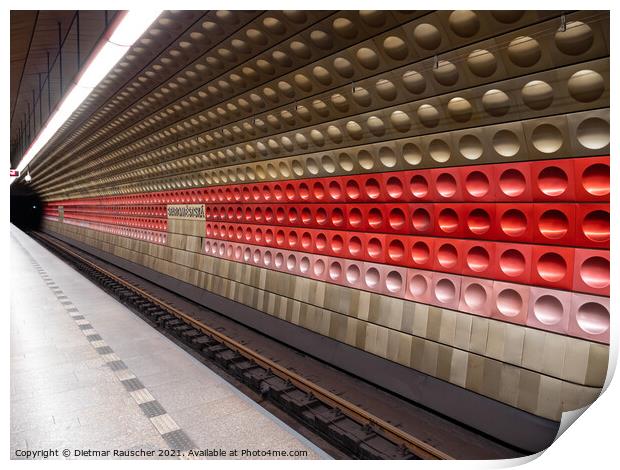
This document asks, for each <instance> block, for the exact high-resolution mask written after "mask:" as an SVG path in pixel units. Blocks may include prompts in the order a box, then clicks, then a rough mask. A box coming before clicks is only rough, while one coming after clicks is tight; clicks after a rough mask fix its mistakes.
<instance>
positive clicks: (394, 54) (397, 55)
mask: <svg viewBox="0 0 620 470" xmlns="http://www.w3.org/2000/svg"><path fill="white" fill-rule="evenodd" d="M383 50H385V53H386V54H387V55H388V56H389V57H390V58H392V59H394V60H403V59H404V58H406V57H407V54H409V48H408V47H407V44H406V43H405V41H403V40H402V39H401V38H399V37H398V36H388V37H387V38H385V39H384V40H383Z"/></svg>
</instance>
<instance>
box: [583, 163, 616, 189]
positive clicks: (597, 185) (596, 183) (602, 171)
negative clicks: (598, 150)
mask: <svg viewBox="0 0 620 470" xmlns="http://www.w3.org/2000/svg"><path fill="white" fill-rule="evenodd" d="M581 184H582V186H583V189H585V190H586V191H587V192H588V193H590V194H592V196H605V195H607V194H609V166H608V165H605V164H603V163H595V164H594V165H590V166H589V167H588V168H586V169H585V171H584V172H583V175H582V177H581Z"/></svg>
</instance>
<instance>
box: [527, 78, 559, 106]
mask: <svg viewBox="0 0 620 470" xmlns="http://www.w3.org/2000/svg"><path fill="white" fill-rule="evenodd" d="M521 98H522V99H523V102H524V103H525V105H526V106H527V107H528V108H530V109H535V110H541V109H545V108H548V107H549V106H550V105H551V103H552V102H553V88H551V85H549V84H548V83H547V82H543V81H542V80H532V81H531V82H528V83H526V84H525V85H524V86H523V88H522V89H521Z"/></svg>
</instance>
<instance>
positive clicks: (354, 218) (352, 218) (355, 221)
mask: <svg viewBox="0 0 620 470" xmlns="http://www.w3.org/2000/svg"><path fill="white" fill-rule="evenodd" d="M348 218H349V224H351V226H352V227H354V228H359V227H361V226H362V221H363V219H364V217H363V215H362V211H361V210H360V209H359V208H357V207H353V208H352V209H351V210H350V211H349V217H348Z"/></svg>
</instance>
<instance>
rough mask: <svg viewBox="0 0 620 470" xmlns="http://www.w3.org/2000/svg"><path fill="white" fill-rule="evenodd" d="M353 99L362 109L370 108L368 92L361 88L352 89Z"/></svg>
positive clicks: (370, 100) (370, 99)
mask: <svg viewBox="0 0 620 470" xmlns="http://www.w3.org/2000/svg"><path fill="white" fill-rule="evenodd" d="M353 99H354V100H355V102H356V103H357V104H359V105H360V106H364V107H366V106H370V104H371V103H372V98H371V96H370V93H368V90H366V89H365V88H363V87H361V86H356V87H354V90H353Z"/></svg>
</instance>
